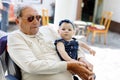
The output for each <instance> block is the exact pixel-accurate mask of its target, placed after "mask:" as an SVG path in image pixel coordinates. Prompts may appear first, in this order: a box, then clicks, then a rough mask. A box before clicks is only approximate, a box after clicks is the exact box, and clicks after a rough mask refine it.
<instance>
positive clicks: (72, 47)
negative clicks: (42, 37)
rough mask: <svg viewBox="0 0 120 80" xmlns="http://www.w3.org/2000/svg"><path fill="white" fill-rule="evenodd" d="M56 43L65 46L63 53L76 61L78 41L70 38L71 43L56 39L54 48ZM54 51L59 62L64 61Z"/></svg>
mask: <svg viewBox="0 0 120 80" xmlns="http://www.w3.org/2000/svg"><path fill="white" fill-rule="evenodd" d="M58 42H62V43H63V44H64V46H65V51H66V52H67V53H68V55H69V56H70V57H71V58H72V59H75V60H77V57H78V53H77V52H78V41H77V40H76V39H75V38H72V40H71V41H65V40H64V39H58V40H56V41H55V46H56V44H57V43H58ZM56 51H57V53H58V55H59V57H60V58H61V60H63V61H64V59H63V58H62V57H61V56H60V54H59V52H58V50H57V48H56Z"/></svg>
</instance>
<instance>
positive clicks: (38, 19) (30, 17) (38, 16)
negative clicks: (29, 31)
mask: <svg viewBox="0 0 120 80" xmlns="http://www.w3.org/2000/svg"><path fill="white" fill-rule="evenodd" d="M35 18H36V20H37V21H40V19H41V16H40V15H36V16H29V17H28V18H23V19H27V21H28V22H32V21H33V20H34V19H35Z"/></svg>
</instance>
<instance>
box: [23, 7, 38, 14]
mask: <svg viewBox="0 0 120 80" xmlns="http://www.w3.org/2000/svg"><path fill="white" fill-rule="evenodd" d="M22 13H24V14H38V12H37V10H36V9H34V8H32V7H26V8H24V9H23V11H22Z"/></svg>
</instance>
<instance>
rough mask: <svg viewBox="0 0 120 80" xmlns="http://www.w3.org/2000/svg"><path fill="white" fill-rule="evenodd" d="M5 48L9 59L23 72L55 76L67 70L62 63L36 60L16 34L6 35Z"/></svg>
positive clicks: (24, 42) (21, 38)
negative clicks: (6, 47)
mask: <svg viewBox="0 0 120 80" xmlns="http://www.w3.org/2000/svg"><path fill="white" fill-rule="evenodd" d="M7 46H8V52H9V54H10V57H11V58H12V59H13V61H14V62H15V63H16V64H17V65H18V66H19V67H20V68H21V69H22V70H24V71H25V72H28V73H32V74H55V73H59V72H64V71H66V70H67V63H66V62H64V61H55V60H44V59H37V58H36V56H35V55H34V53H33V52H32V51H31V49H30V48H29V46H28V44H27V43H26V41H25V40H24V38H23V37H21V36H20V35H18V34H16V33H14V34H9V35H8V43H7ZM43 54H44V53H43Z"/></svg>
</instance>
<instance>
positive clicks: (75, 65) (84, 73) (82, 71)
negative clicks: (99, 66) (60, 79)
mask: <svg viewBox="0 0 120 80" xmlns="http://www.w3.org/2000/svg"><path fill="white" fill-rule="evenodd" d="M67 70H69V71H72V72H73V73H75V74H77V75H78V76H79V77H80V78H82V79H83V80H90V79H91V78H90V76H92V75H93V74H94V73H93V72H92V71H90V70H89V69H87V68H86V67H84V66H81V65H80V64H79V62H68V64H67Z"/></svg>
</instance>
